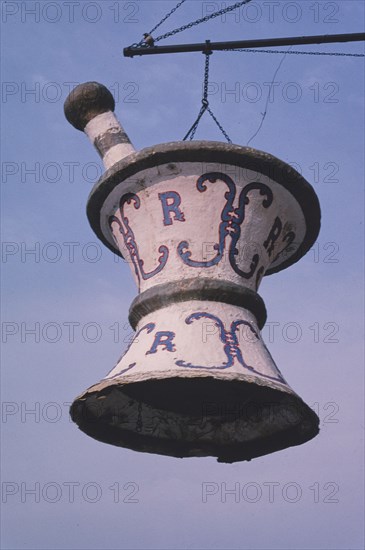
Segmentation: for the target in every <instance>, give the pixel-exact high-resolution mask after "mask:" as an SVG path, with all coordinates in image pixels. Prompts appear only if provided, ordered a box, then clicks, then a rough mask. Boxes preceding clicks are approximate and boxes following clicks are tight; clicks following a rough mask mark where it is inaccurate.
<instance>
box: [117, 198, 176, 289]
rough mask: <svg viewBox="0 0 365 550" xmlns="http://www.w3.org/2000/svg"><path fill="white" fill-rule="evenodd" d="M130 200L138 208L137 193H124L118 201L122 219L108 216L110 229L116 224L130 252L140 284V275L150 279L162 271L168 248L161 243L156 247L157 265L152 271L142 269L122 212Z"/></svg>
mask: <svg viewBox="0 0 365 550" xmlns="http://www.w3.org/2000/svg"><path fill="white" fill-rule="evenodd" d="M132 201H133V203H134V208H135V209H136V210H138V209H139V207H140V205H141V201H140V199H139V197H138V195H136V194H135V193H126V194H125V195H123V196H122V198H121V199H120V203H119V212H120V216H121V219H122V221H120V220H119V218H117V217H116V216H111V217H110V218H109V225H110V228H111V230H112V231H113V229H112V224H113V223H117V224H118V226H119V232H120V233H121V234H122V236H123V240H124V244H125V246H126V248H127V250H128V252H129V254H130V258H131V260H132V263H133V266H134V271H135V273H136V276H137V279H138V284H139V285H140V281H141V279H140V276H142V279H143V280H147V279H150V278H151V277H154V276H155V275H157V273H160V271H162V269H163V268H164V267H165V265H166V262H167V260H168V257H169V249H168V248H167V246H165V245H161V246H160V247H159V249H158V251H159V253H160V257H159V258H158V264H159V265H158V266H157V267H156V268H155V269H154V270H153V271H150V272H148V273H147V272H146V271H144V269H143V266H144V261H143V260H142V259H141V258H140V256H139V250H138V246H137V243H136V239H135V236H134V233H133V230H132V228H131V226H130V225H129V219H128V218H127V216H126V215H125V213H124V206H125V204H131V202H132Z"/></svg>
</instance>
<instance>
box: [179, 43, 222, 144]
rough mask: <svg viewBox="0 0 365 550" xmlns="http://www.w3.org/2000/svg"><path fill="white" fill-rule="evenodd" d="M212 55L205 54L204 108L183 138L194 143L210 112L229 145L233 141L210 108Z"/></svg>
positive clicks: (209, 52)
mask: <svg viewBox="0 0 365 550" xmlns="http://www.w3.org/2000/svg"><path fill="white" fill-rule="evenodd" d="M208 46H209V43H207V48H208ZM211 54H212V52H211V51H209V50H207V51H206V52H205V67H204V90H203V98H202V106H201V108H200V111H199V114H198V116H197V118H196V120H195V122H194V124H193V125H192V126H191V128H190V130H189V131H188V132H187V134H186V135H185V137H184V138H183V141H186V140H187V139H188V138H189V141H192V140H193V139H194V136H195V132H196V130H197V128H198V126H199V122H200V119H201V118H202V116H203V115H204V113H205V111H208V113H209V114H210V116H211V117H212V119H213V120H214V122H215V123H216V125H217V126H218V128H219V129H220V131H221V132H222V134H223V135H224V137H225V138H226V140H227V141H228V143H232V140H231V139H230V138H229V136H228V134H227V133H226V132H225V130H224V129H223V127H222V125H221V124H220V123H219V122H218V120H217V118H216V117H215V116H214V114H213V112H212V110H211V109H210V108H209V101H208V85H209V56H210V55H211Z"/></svg>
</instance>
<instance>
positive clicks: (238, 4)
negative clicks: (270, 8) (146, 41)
mask: <svg viewBox="0 0 365 550" xmlns="http://www.w3.org/2000/svg"><path fill="white" fill-rule="evenodd" d="M249 2H252V0H241V2H236V3H235V4H233V5H232V6H228V7H227V8H223V9H221V10H219V11H215V12H213V13H211V14H210V15H206V16H205V17H201V18H200V19H197V20H196V21H192V22H191V23H187V24H186V25H183V26H182V27H179V28H177V29H174V30H173V31H170V32H167V33H165V34H162V35H161V36H158V37H157V38H155V42H159V41H160V40H164V39H165V38H168V37H169V36H174V35H175V34H178V33H179V32H182V31H185V30H186V29H191V28H192V27H195V26H196V25H200V24H201V23H206V22H207V21H209V20H210V19H214V18H215V17H219V16H220V15H224V14H225V13H228V12H230V11H233V10H236V9H237V8H240V7H241V6H243V5H244V4H248V3H249Z"/></svg>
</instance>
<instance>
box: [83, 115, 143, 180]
mask: <svg viewBox="0 0 365 550" xmlns="http://www.w3.org/2000/svg"><path fill="white" fill-rule="evenodd" d="M110 130H115V131H116V132H119V131H121V132H123V133H125V131H124V129H123V127H122V125H121V124H120V122H119V120H118V119H117V118H116V116H115V114H114V113H113V112H112V111H107V112H106V113H102V114H101V115H97V116H96V117H94V118H93V119H92V120H90V121H89V122H88V123H87V125H86V126H85V129H84V132H85V134H86V135H87V136H88V138H89V139H90V141H91V143H92V144H94V141H95V139H96V138H99V137H100V136H102V135H103V134H104V133H105V132H107V131H110ZM134 152H135V149H134V147H133V145H132V144H131V143H120V144H118V145H115V146H114V147H111V148H110V149H109V151H108V152H107V153H106V154H105V155H104V157H103V163H104V166H105V168H106V169H108V168H110V167H111V166H112V165H113V164H115V163H116V162H118V161H119V160H122V159H123V158H124V157H126V156H128V155H130V154H131V153H134Z"/></svg>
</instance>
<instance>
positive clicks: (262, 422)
mask: <svg viewBox="0 0 365 550" xmlns="http://www.w3.org/2000/svg"><path fill="white" fill-rule="evenodd" d="M98 386H101V389H97V388H98ZM93 390H95V391H93ZM71 417H72V420H73V421H74V422H76V423H77V425H78V426H79V428H80V429H81V430H82V431H83V432H85V433H86V434H88V435H89V436H91V437H93V438H94V439H97V440H98V441H102V442H104V443H110V444H112V445H117V446H120V447H126V448H128V449H133V450H135V451H140V452H147V453H155V454H161V455H168V456H173V457H177V458H182V457H202V456H214V457H217V459H218V462H229V463H230V462H237V461H242V460H251V459H252V458H255V457H259V456H262V455H266V454H269V453H272V452H275V451H279V450H282V449H286V448H287V447H291V446H295V445H300V444H302V443H305V442H306V441H308V440H310V439H312V438H313V437H315V436H316V435H317V434H318V432H319V427H318V426H319V419H318V417H317V415H316V414H315V413H314V411H313V410H312V409H311V408H310V407H308V406H307V405H306V404H305V403H304V402H303V401H302V400H301V399H300V398H299V397H298V396H297V395H296V394H294V393H289V392H287V391H282V390H281V389H276V388H273V387H268V386H265V385H258V384H255V383H254V380H252V381H249V382H248V381H242V380H229V381H227V380H220V379H217V378H214V377H210V376H204V377H199V378H183V377H173V378H163V379H159V380H145V381H140V382H135V383H128V384H121V383H120V382H117V381H114V383H113V384H109V385H107V386H106V387H105V385H104V387H103V384H99V385H97V386H93V387H92V388H90V389H89V390H87V391H86V392H85V393H84V394H83V395H82V396H80V397H78V398H77V399H76V400H75V401H74V403H73V404H72V406H71Z"/></svg>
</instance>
